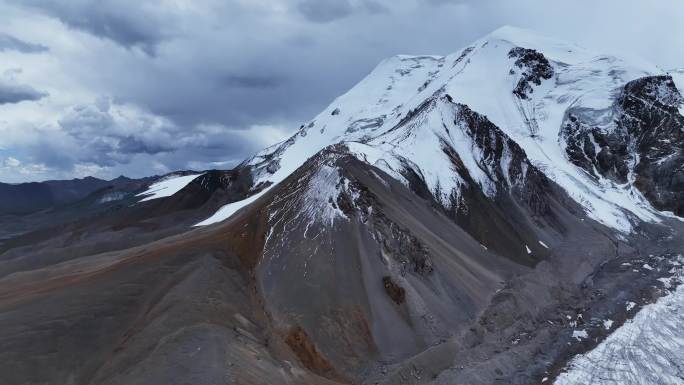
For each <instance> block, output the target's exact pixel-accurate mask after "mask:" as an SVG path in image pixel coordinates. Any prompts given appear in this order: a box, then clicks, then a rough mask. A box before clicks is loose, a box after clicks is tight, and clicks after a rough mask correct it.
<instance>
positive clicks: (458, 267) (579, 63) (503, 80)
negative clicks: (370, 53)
mask: <svg viewBox="0 0 684 385" xmlns="http://www.w3.org/2000/svg"><path fill="white" fill-rule="evenodd" d="M682 74H684V72H680V71H670V72H669V73H667V72H664V71H661V70H660V69H658V68H657V67H655V66H652V65H649V64H648V63H645V62H639V61H635V60H633V59H630V60H623V59H620V58H617V57H613V56H606V55H601V54H597V53H593V52H590V51H588V50H586V49H583V48H581V47H578V46H576V45H573V44H570V43H564V42H560V41H557V40H553V39H549V38H546V37H541V36H539V35H537V34H535V33H532V32H529V31H525V30H520V29H516V28H511V27H504V28H501V29H499V30H497V31H495V32H493V33H491V34H489V35H487V36H485V37H484V38H482V39H480V40H478V41H476V42H474V43H473V44H471V45H469V46H468V47H465V48H463V49H461V50H460V51H458V52H456V53H454V54H452V55H448V56H406V55H402V56H395V57H392V58H389V59H387V60H385V61H383V62H382V63H380V64H379V65H378V66H377V68H375V69H374V70H373V71H372V72H371V73H370V74H369V75H368V76H367V77H366V78H365V79H363V80H362V81H361V82H360V83H359V84H358V85H356V86H355V87H353V88H352V89H351V90H350V91H349V92H347V93H346V94H344V95H342V96H340V97H339V98H337V99H336V100H334V101H333V102H332V103H331V104H330V105H329V106H328V107H327V108H326V109H325V110H324V111H322V112H321V113H320V114H319V115H318V116H316V117H315V118H313V119H312V120H311V121H308V122H306V123H305V124H303V125H301V127H300V129H299V130H298V131H297V132H296V133H295V134H294V135H293V136H292V137H290V138H289V139H288V140H286V141H284V142H282V143H279V144H277V145H275V146H272V147H270V148H267V149H265V150H263V151H261V152H259V153H258V154H256V155H255V156H253V157H251V158H250V159H247V160H246V161H245V162H243V163H242V164H240V165H239V166H238V167H236V168H235V169H233V170H224V171H221V170H208V171H204V172H188V171H180V172H175V173H171V174H169V175H166V176H164V177H161V178H151V179H150V180H145V181H136V184H134V185H132V186H134V187H127V188H126V189H123V188H110V189H106V190H103V191H96V192H95V193H92V194H91V195H89V196H88V197H86V199H82V200H81V201H77V202H75V203H72V204H71V205H69V206H68V207H56V208H54V209H53V211H45V212H40V213H35V214H30V216H29V217H21V218H19V220H20V222H21V221H24V222H21V223H20V225H21V226H20V229H19V230H21V231H17V230H16V229H14V230H13V229H9V230H11V231H4V232H3V233H2V234H10V235H8V236H7V237H6V238H5V239H2V240H1V242H0V311H2V310H4V309H8V311H7V312H3V313H2V314H3V315H6V316H3V317H0V376H6V378H7V380H6V382H7V383H18V384H26V383H45V384H55V385H56V384H64V383H78V384H112V385H113V384H138V383H139V384H143V383H144V384H183V383H193V384H207V385H209V384H216V383H239V384H259V385H266V384H268V385H273V384H283V385H285V384H310V385H314V384H315V385H320V384H324V385H325V384H329V385H335V384H337V385H339V384H364V385H365V384H374V385H377V384H386V385H389V384H392V385H394V384H411V385H414V384H415V385H417V384H426V385H427V384H431V385H446V384H449V385H455V384H464V385H465V384H473V383H477V384H501V383H506V384H516V385H527V384H532V383H544V384H545V383H553V382H554V381H558V383H559V384H560V383H563V384H566V383H572V384H574V383H582V381H585V380H586V379H587V378H590V379H593V378H595V376H594V375H595V374H596V375H598V376H604V374H605V376H607V377H610V378H617V379H620V380H623V379H625V378H628V379H632V378H636V379H637V380H635V382H633V383H639V382H638V381H639V380H638V379H639V378H642V377H630V376H629V375H625V374H624V373H622V372H620V373H617V372H615V371H611V370H607V371H604V369H605V368H603V367H602V366H601V365H598V366H599V367H598V368H597V367H596V365H594V364H596V363H597V362H598V363H601V362H611V363H612V362H615V363H617V364H619V365H620V367H627V368H628V367H637V366H634V365H632V364H631V363H630V361H629V360H630V359H632V357H631V356H630V355H629V354H628V353H625V350H624V349H622V347H621V346H620V343H621V341H628V342H629V341H632V340H633V338H632V336H633V333H634V328H635V327H636V328H638V327H640V325H647V326H648V328H649V330H650V332H649V336H648V338H649V343H650V344H652V345H656V344H657V340H658V339H659V338H667V337H668V336H670V335H671V334H672V333H673V330H677V327H676V326H673V325H667V327H666V328H663V329H662V330H661V329H659V328H658V325H656V324H654V321H653V319H652V318H649V317H644V316H641V317H637V318H635V320H634V322H630V321H629V320H630V318H632V317H634V316H635V315H636V314H642V313H639V312H640V311H646V312H648V311H653V309H656V310H657V311H658V312H666V311H667V309H668V308H669V305H667V304H668V303H670V302H671V301H673V300H675V299H676V298H680V297H681V295H679V294H681V293H680V292H681V290H679V291H677V292H676V293H675V294H672V295H670V296H666V297H665V298H666V301H667V302H665V304H666V305H664V306H660V305H659V306H650V307H649V306H645V305H647V304H648V303H650V302H653V301H656V300H657V299H658V298H659V297H662V296H664V295H667V294H668V293H669V292H671V291H673V290H674V289H675V287H676V286H677V284H678V279H680V278H678V277H680V276H677V277H672V275H673V274H675V272H678V271H680V268H681V259H680V258H681V257H677V256H678V255H680V254H681V250H684V237H682V236H681V234H682V231H684V222H682V221H681V219H680V218H681V216H682V215H683V214H684V211H683V210H684V208H683V207H682V202H684V196H683V194H684V186H683V183H684V166H683V164H684V154H683V153H682V151H683V147H684V142H683V139H682V132H683V128H684V117H683V116H682V111H683V107H682V106H683V98H682V95H681V94H680V92H679V91H678V88H677V86H678V85H679V86H681V85H682V84H684V75H682ZM53 217H57V219H58V220H57V219H52V220H51V221H48V220H47V219H45V218H53ZM2 219H3V220H5V222H3V223H12V224H13V223H15V222H17V218H15V217H6V218H5V217H3V218H2ZM46 221H47V222H46ZM38 222H41V223H43V222H45V223H49V226H43V227H41V228H34V226H33V224H34V223H38ZM0 230H4V229H0ZM640 309H644V310H640ZM649 309H651V310H649ZM680 318H681V317H668V320H669V319H671V320H674V321H673V322H676V320H678V319H680ZM668 322H670V321H668ZM623 324H624V325H625V326H624V327H625V329H621V328H622V327H623V326H622V325H623ZM616 330H617V331H618V332H616ZM620 330H623V331H622V332H620ZM611 333H616V334H614V335H615V337H612V338H610V337H609V336H610V335H611ZM46 335H48V336H58V338H45V336H46ZM606 337H608V339H606ZM602 340H605V342H604V343H603V344H600V345H599V343H601V341H602ZM597 346H598V347H597ZM594 348H596V349H595V350H592V349H594ZM645 349H646V350H648V354H647V356H648V357H651V358H653V359H656V360H657V359H658V357H659V355H658V354H657V352H655V353H654V352H653V351H651V350H650V348H648V347H645ZM663 351H664V352H665V354H666V355H667V356H668V357H669V356H670V355H672V354H675V355H676V354H677V352H679V351H681V349H680V344H679V340H678V339H674V340H673V341H670V343H668V344H667V349H665V350H663ZM55 352H57V353H58V354H55ZM587 352H589V353H587ZM606 352H608V353H606ZM610 352H618V353H619V354H618V355H617V356H616V355H614V357H613V356H611V357H607V358H606V357H605V355H606V354H609V355H610V354H611V353H610ZM673 352H674V353H673ZM585 353H586V354H585ZM597 357H598V358H597ZM18 363H19V364H18ZM659 365H661V366H662V365H663V362H658V365H655V364H654V365H649V364H648V363H641V364H640V365H638V367H644V368H647V367H651V368H658V367H659ZM568 368H570V371H568ZM663 373H664V374H663V375H662V376H651V377H648V376H647V378H667V379H672V378H676V370H669V369H668V370H664V371H663ZM673 373H674V374H673ZM644 378H646V377H644ZM4 379H5V378H0V382H2V380H4Z"/></svg>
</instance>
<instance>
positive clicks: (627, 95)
mask: <svg viewBox="0 0 684 385" xmlns="http://www.w3.org/2000/svg"><path fill="white" fill-rule="evenodd" d="M682 102H684V99H683V98H682V96H681V94H680V93H679V91H678V90H677V88H676V87H675V85H674V82H673V81H672V78H671V77H669V76H652V77H645V78H641V79H637V80H634V81H632V82H629V83H627V84H626V85H625V86H624V88H623V89H622V91H621V93H620V95H619V97H618V98H617V99H616V101H615V104H614V105H613V107H612V108H611V109H609V110H606V111H595V110H587V109H576V110H570V111H568V114H567V119H566V121H565V122H564V124H563V129H562V131H561V135H562V138H563V139H564V140H565V141H566V142H567V148H566V151H567V154H568V156H569V158H570V160H571V161H572V162H573V163H575V164H576V165H578V166H580V167H582V168H584V169H585V170H586V171H587V172H588V173H590V174H591V175H593V176H594V177H596V178H598V177H604V178H608V179H610V180H613V181H615V182H617V183H621V184H625V183H630V184H632V183H633V184H634V186H636V187H637V188H638V189H639V191H641V192H642V193H643V194H644V196H646V198H647V199H648V200H649V201H650V202H651V204H653V205H654V206H655V207H656V208H658V209H660V210H667V211H673V212H674V213H675V214H677V215H680V216H681V215H683V214H684V203H683V200H684V167H683V166H682V165H683V164H684V116H682V115H681V114H680V113H679V107H680V106H681V104H682Z"/></svg>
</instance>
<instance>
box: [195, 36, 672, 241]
mask: <svg viewBox="0 0 684 385" xmlns="http://www.w3.org/2000/svg"><path fill="white" fill-rule="evenodd" d="M517 46H520V47H524V48H531V49H535V50H537V51H539V52H541V53H542V54H544V55H545V57H546V58H547V59H548V60H549V61H550V63H551V65H552V67H553V68H554V71H555V76H554V77H553V78H551V79H549V80H545V81H543V82H542V84H541V85H540V86H535V87H534V92H533V93H532V94H531V95H530V98H529V99H527V100H521V99H518V98H517V97H515V95H514V94H513V93H512V90H513V89H514V87H515V85H516V84H517V82H518V79H519V78H520V72H521V70H520V69H519V68H517V67H516V66H515V65H514V62H515V59H512V58H509V57H508V53H509V51H510V50H511V48H513V47H517ZM511 70H513V73H511ZM662 73H663V71H661V70H659V69H658V68H657V67H656V66H653V65H651V64H648V63H644V62H640V61H635V60H632V59H630V60H629V61H627V60H623V59H620V58H617V57H614V56H607V55H600V54H597V53H594V52H591V51H589V50H587V49H584V48H582V47H579V46H577V45H574V44H570V43H565V42H562V41H557V40H553V39H549V38H546V37H543V36H539V35H537V34H535V33H533V32H529V31H526V30H522V29H517V28H513V27H502V28H500V29H498V30H496V31H494V32H493V33H491V34H490V35H488V36H485V37H484V38H482V39H480V40H478V41H476V42H475V43H473V44H472V45H470V46H468V47H466V48H464V49H461V50H460V51H458V52H456V53H454V54H451V55H448V56H408V55H399V56H394V57H391V58H388V59H386V60H384V61H382V62H381V63H380V64H379V65H378V66H377V67H376V68H375V69H374V70H373V71H372V72H371V73H370V74H369V75H368V76H366V77H365V78H364V79H363V80H362V81H361V82H360V83H358V84H357V85H356V86H355V87H353V88H352V89H351V90H350V91H348V92H347V93H345V94H344V95H342V96H340V97H338V98H337V99H335V100H334V101H333V102H332V103H331V104H330V105H329V106H328V107H327V108H326V109H325V110H323V111H322V112H321V113H320V114H319V115H318V116H316V117H315V118H314V119H313V120H311V121H310V122H307V124H305V125H304V126H303V127H302V128H301V129H300V130H299V131H298V132H297V133H296V134H295V135H294V136H293V137H292V138H290V139H289V140H287V141H285V142H283V143H281V144H280V145H276V146H272V147H270V148H267V149H265V150H263V151H261V152H260V153H259V154H257V155H256V156H254V157H253V158H252V159H250V160H249V161H248V162H247V164H249V165H257V164H259V163H261V162H263V161H264V160H265V159H266V157H267V156H273V158H274V159H277V161H278V162H279V167H278V169H277V171H275V172H273V173H269V172H265V171H264V172H260V173H255V175H256V180H255V184H257V183H261V182H272V183H273V184H272V185H271V186H275V185H277V184H278V183H279V182H281V181H282V180H284V179H285V178H286V177H287V176H288V175H290V174H291V173H292V172H293V171H295V170H296V169H297V168H298V167H299V166H301V165H302V164H303V163H304V162H305V161H306V160H307V159H308V158H310V157H311V156H313V155H315V154H316V153H318V152H319V151H321V150H322V149H324V148H325V147H327V146H330V145H333V144H337V143H346V144H347V145H348V146H349V147H350V148H351V150H352V152H353V153H355V154H356V156H357V157H358V158H359V159H361V160H365V161H367V162H368V163H370V164H373V165H375V166H377V167H379V168H381V169H383V170H384V171H386V172H388V173H389V174H390V175H393V176H394V177H396V178H397V179H399V180H401V181H404V180H403V178H402V177H401V175H400V174H399V171H400V170H401V169H402V168H403V167H404V166H406V165H409V166H410V167H411V168H412V169H414V171H416V172H417V173H418V174H419V175H422V176H423V177H424V179H425V181H426V184H427V185H428V187H429V188H430V189H431V190H432V191H433V193H434V192H437V191H438V190H439V191H440V192H441V195H442V196H440V197H438V198H440V199H446V198H447V197H448V195H449V194H450V193H451V192H452V191H453V192H455V193H456V195H458V193H459V191H460V188H461V187H463V186H464V184H465V183H466V182H465V181H463V180H461V178H460V177H459V176H458V174H457V173H456V172H455V171H454V170H453V168H452V164H451V162H450V160H449V158H448V157H447V156H446V155H445V154H444V153H443V151H442V150H441V144H440V142H441V141H445V142H446V143H448V144H449V145H451V146H452V147H453V148H454V149H455V150H456V151H457V152H458V154H459V156H460V157H461V159H462V160H463V163H464V165H465V166H466V168H467V170H468V172H469V173H470V175H471V177H472V179H473V180H474V181H475V183H477V184H478V185H479V187H480V188H481V189H482V190H483V192H484V193H485V194H487V195H491V194H493V193H495V192H496V191H495V188H496V187H495V183H494V181H492V180H491V179H490V178H491V177H490V176H488V174H489V175H491V173H487V172H485V170H486V169H487V168H488V167H490V166H491V165H486V164H484V161H483V159H482V157H481V154H480V153H479V148H478V147H477V146H476V145H475V144H474V143H473V140H472V138H471V137H470V136H469V135H468V134H467V133H466V132H465V130H464V129H463V127H461V124H460V122H455V121H454V110H455V109H454V106H453V104H452V103H451V102H447V101H446V100H445V99H444V98H443V97H442V98H440V97H439V96H440V95H441V96H444V95H445V94H448V95H450V97H451V98H452V99H453V103H460V104H465V105H467V106H468V107H469V108H470V109H472V110H473V111H475V112H477V113H479V114H482V115H485V116H486V117H487V118H488V119H489V120H490V121H491V122H492V123H494V124H495V125H497V126H498V127H499V128H500V129H501V130H502V131H503V132H504V133H505V134H507V135H508V136H509V137H510V138H511V139H513V140H514V141H515V142H517V144H518V145H520V147H522V148H523V149H524V150H525V152H526V154H527V157H528V158H529V159H530V161H531V163H532V164H533V165H535V166H536V167H537V168H539V169H540V170H541V171H542V172H544V173H545V174H546V175H547V176H548V177H549V178H550V179H552V180H554V181H555V182H556V183H558V184H559V185H560V186H561V187H562V188H563V189H565V191H567V193H568V194H569V195H570V196H571V197H572V198H573V199H575V200H576V201H577V202H579V203H580V204H581V205H582V206H583V207H584V208H585V210H586V212H587V215H588V216H589V217H591V218H593V219H595V220H597V221H599V222H601V223H603V224H605V225H607V226H610V227H613V228H615V229H617V230H619V231H623V232H628V231H630V230H631V229H632V220H631V219H632V218H634V217H636V218H640V219H641V220H645V221H652V222H653V221H658V220H659V216H660V215H666V214H664V213H659V212H657V211H656V210H655V209H653V208H652V207H651V206H650V204H649V203H648V202H647V201H646V200H645V198H644V197H643V196H642V195H641V194H640V193H639V192H638V191H637V190H636V188H634V187H633V186H632V185H631V184H629V183H628V184H626V185H616V184H615V183H613V182H612V181H609V180H606V179H600V180H598V181H596V180H593V179H592V178H590V176H589V175H588V174H587V173H586V172H585V171H584V170H582V169H581V168H579V167H577V166H575V165H574V164H572V163H571V162H570V161H569V160H568V158H567V155H566V153H565V145H564V143H563V140H561V138H560V135H559V131H560V128H561V123H562V121H563V119H564V116H565V113H566V111H567V110H568V108H571V107H583V108H589V109H594V110H605V109H607V108H609V107H610V106H611V105H612V104H613V101H614V99H615V96H616V92H617V90H619V89H620V87H622V86H624V84H626V83H627V82H629V81H631V80H634V79H637V78H640V77H643V76H649V75H655V74H662ZM433 96H438V97H437V98H436V99H435V100H436V101H435V102H434V103H433V104H432V105H431V106H429V107H428V108H424V109H423V110H421V112H419V113H417V114H415V116H413V118H412V119H411V120H410V122H409V123H408V124H401V125H399V123H400V122H401V121H402V118H405V117H406V116H407V115H409V114H411V113H412V112H415V111H416V110H417V108H418V107H419V106H421V105H423V103H424V102H425V101H426V100H428V99H429V98H431V97H433ZM506 150H507V149H505V151H506ZM504 158H506V157H504ZM507 161H508V159H504V160H502V162H501V163H502V164H501V166H502V168H503V169H504V171H505V174H506V177H507V178H508V174H507V172H506V171H507V170H506V168H507V167H508V165H507ZM404 182H406V181H404ZM507 182H508V184H512V183H515V182H516V181H508V180H507ZM251 201H253V200H251ZM248 203H249V202H248ZM248 203H233V204H231V205H229V207H238V206H235V205H236V204H237V205H244V204H248ZM240 207H241V206H240ZM220 212H222V213H223V214H221V215H218V213H217V215H215V216H214V217H212V218H214V219H212V220H209V219H208V220H206V221H204V222H202V224H209V223H214V222H217V221H220V220H224V219H226V218H227V217H229V216H230V215H226V213H231V214H232V213H234V212H235V211H234V210H233V209H228V208H222V209H221V210H220ZM210 219H211V218H210Z"/></svg>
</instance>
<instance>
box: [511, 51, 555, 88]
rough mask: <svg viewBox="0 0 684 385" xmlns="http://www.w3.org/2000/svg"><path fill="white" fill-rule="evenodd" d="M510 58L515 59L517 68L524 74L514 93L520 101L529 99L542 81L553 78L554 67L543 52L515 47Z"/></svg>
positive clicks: (521, 75)
mask: <svg viewBox="0 0 684 385" xmlns="http://www.w3.org/2000/svg"><path fill="white" fill-rule="evenodd" d="M508 57H510V58H515V59H516V60H515V66H516V67H518V68H519V69H520V70H521V71H522V73H521V74H520V80H518V84H517V85H516V86H515V88H514V89H513V93H514V94H515V95H516V96H518V97H519V98H520V99H528V98H529V96H530V94H531V93H532V92H534V87H533V85H537V86H539V85H541V82H542V80H546V79H551V78H552V77H553V67H551V64H550V63H549V61H548V59H546V57H544V55H543V54H542V53H541V52H537V51H535V50H533V49H529V48H522V47H515V48H512V49H511V50H510V51H509V52H508Z"/></svg>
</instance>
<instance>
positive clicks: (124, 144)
mask: <svg viewBox="0 0 684 385" xmlns="http://www.w3.org/2000/svg"><path fill="white" fill-rule="evenodd" d="M116 149H117V151H118V152H120V153H122V154H150V155H154V154H159V153H162V152H170V151H173V150H174V148H173V147H171V146H165V145H163V144H161V143H155V142H150V141H145V140H142V139H140V138H136V137H135V136H133V135H129V136H125V137H121V138H119V142H118V143H117V147H116Z"/></svg>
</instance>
